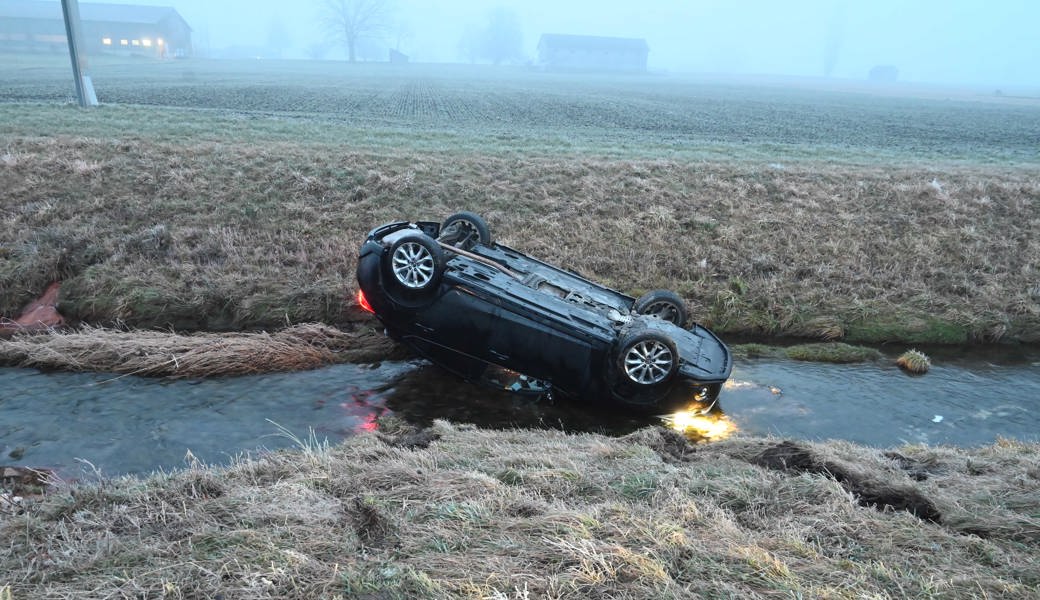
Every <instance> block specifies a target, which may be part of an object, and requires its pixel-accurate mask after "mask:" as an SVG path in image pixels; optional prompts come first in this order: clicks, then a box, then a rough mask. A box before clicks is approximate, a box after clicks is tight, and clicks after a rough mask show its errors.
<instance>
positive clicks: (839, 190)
mask: <svg viewBox="0 0 1040 600" xmlns="http://www.w3.org/2000/svg"><path fill="white" fill-rule="evenodd" d="M24 109H25V110H27V111H29V112H34V113H35V112H36V111H43V112H47V111H51V112H52V113H53V115H54V118H55V119H56V120H58V121H65V120H72V121H83V122H92V121H94V120H97V119H108V118H110V116H109V113H111V112H116V113H119V115H120V116H119V119H121V120H123V127H124V128H125V129H127V130H128V129H133V128H134V127H135V126H136V125H140V126H141V127H142V128H143V129H145V130H147V129H148V128H149V127H160V128H161V127H163V125H162V123H159V124H158V125H157V124H156V123H153V122H148V121H147V120H146V115H147V114H148V113H142V112H140V111H137V110H133V109H122V108H119V107H106V108H104V109H103V110H101V111H98V112H89V111H88V112H82V111H73V110H68V109H65V110H62V109H55V108H37V107H24ZM157 112H158V113H159V114H167V113H164V112H163V111H162V110H159V111H157ZM192 118H195V116H192ZM198 118H200V119H205V118H210V117H207V116H206V115H200V116H198ZM239 126H240V127H242V128H248V127H249V126H250V125H249V124H241V125H239ZM41 133H45V132H41ZM239 135H240V136H241V135H242V134H241V132H240V134H239ZM146 137H148V138H150V137H152V136H146ZM156 137H158V138H162V137H163V136H161V135H158V136H156ZM1037 173H1038V171H1037V170H1036V169H1030V168H1025V167H1017V168H1003V167H982V166H975V167H969V166H964V165H961V166H948V167H946V168H942V169H935V168H923V167H920V168H911V167H907V168H900V167H895V166H892V165H876V166H870V165H863V166H851V165H840V166H839V165H828V164H824V163H809V164H795V165H791V166H780V165H774V164H761V163H757V162H685V161H673V160H668V159H663V158H662V159H655V160H621V159H609V158H579V157H559V158H555V157H543V156H530V157H524V158H508V157H495V156H484V155H480V154H459V155H450V154H441V153H433V154H430V153H425V152H420V151H414V150H412V149H409V148H401V149H398V150H395V151H389V150H383V151H359V150H356V149H352V148H351V147H349V146H347V145H334V144H327V145H326V144H314V143H308V142H306V141H295V142H290V141H280V142H273V141H257V142H247V141H232V142H218V141H208V142H207V141H197V140H196V141H188V140H184V139H167V140H165V141H158V140H152V139H145V137H140V136H133V135H130V134H128V133H126V132H125V131H124V132H123V133H121V134H119V135H117V136H116V137H105V136H100V135H99V136H96V137H80V136H76V137H70V136H64V135H57V136H53V137H52V136H44V135H21V134H18V135H11V134H7V135H4V136H3V139H2V142H0V189H2V190H3V193H2V195H0V202H2V209H3V213H2V215H3V216H2V219H3V225H4V226H3V228H2V229H0V259H2V262H0V314H4V315H9V316H13V315H15V314H17V311H18V310H19V309H20V307H21V306H23V305H24V304H26V303H27V302H29V301H30V300H31V299H33V297H34V296H35V295H36V294H38V293H40V292H41V291H42V290H43V289H44V288H45V287H46V286H47V284H49V283H50V282H51V281H54V280H60V281H62V282H63V287H62V293H61V297H60V310H61V311H62V312H63V313H64V314H65V316H66V317H68V318H70V319H71V320H73V321H83V322H87V323H94V324H111V323H115V322H121V323H124V324H126V325H129V326H132V327H144V328H151V327H173V328H176V329H179V330H198V329H202V330H237V329H243V328H261V327H263V328H271V327H279V326H282V325H284V324H285V323H286V322H290V323H299V322H310V321H320V322H325V323H333V324H335V323H341V322H343V321H344V320H347V319H349V318H350V317H349V311H350V310H351V305H352V292H353V290H354V285H355V283H354V268H355V256H356V252H357V247H358V245H359V243H360V241H361V239H362V238H363V236H364V233H365V232H366V231H367V230H368V229H369V228H371V227H373V226H375V225H377V224H380V223H383V222H386V221H390V220H395V219H422V218H432V219H440V218H443V217H444V216H446V215H447V214H449V213H451V212H454V211H456V210H460V209H466V210H473V211H476V212H479V213H482V214H484V215H485V216H486V217H487V219H488V220H489V222H490V224H491V226H492V230H493V233H494V235H495V237H496V238H497V239H498V240H499V241H501V242H504V243H506V244H508V245H511V246H514V247H517V248H519V249H523V250H525V251H528V252H530V253H532V254H534V255H536V256H539V257H541V258H544V259H548V260H550V261H552V262H554V263H558V264H563V265H566V266H568V267H571V268H574V269H576V270H579V271H581V272H583V273H585V274H586V275H587V276H589V277H591V278H593V279H595V280H598V281H602V282H603V283H605V284H607V285H610V286H614V287H617V288H619V289H621V290H624V291H627V292H629V293H632V294H639V293H641V292H642V291H644V290H648V289H652V288H657V287H665V288H672V289H675V290H677V291H678V292H679V293H680V294H681V295H682V296H683V297H684V298H685V299H686V300H687V302H688V303H689V304H690V306H691V308H692V314H693V315H694V317H695V318H696V319H697V320H699V321H701V322H704V323H706V324H708V325H710V326H712V327H714V328H716V329H718V330H720V331H722V332H724V333H726V332H729V333H750V334H756V335H763V334H765V335H793V336H804V337H810V338H824V339H845V340H849V341H868V342H876V341H893V340H895V341H903V342H909V343H915V342H916V343H920V342H965V341H998V340H1024V341H1034V342H1035V341H1037V340H1040V301H1038V299H1040V270H1038V269H1040V268H1038V265H1037V262H1036V261H1035V260H1033V259H1032V257H1035V256H1040V236H1037V235H1036V231H1038V230H1040V203H1038V198H1040V178H1038V176H1037Z"/></svg>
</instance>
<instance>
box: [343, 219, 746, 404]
mask: <svg viewBox="0 0 1040 600" xmlns="http://www.w3.org/2000/svg"><path fill="white" fill-rule="evenodd" d="M357 278H358V284H359V286H360V289H361V291H360V293H359V300H360V301H361V302H362V304H363V305H364V306H365V307H366V308H368V309H369V310H371V311H372V312H373V313H374V314H375V315H376V316H377V317H378V318H379V320H380V321H382V323H383V325H384V326H385V328H386V332H387V334H388V335H389V336H390V337H392V338H394V339H396V340H399V341H400V342H402V343H404V344H406V345H407V346H408V347H410V348H411V349H413V350H414V351H415V352H417V353H418V354H420V355H422V356H423V357H425V358H427V359H429V360H430V361H432V362H434V363H435V364H438V365H440V366H441V367H444V368H446V369H448V370H450V371H453V372H455V373H457V374H458V375H460V376H462V377H463V378H465V379H467V380H471V381H488V380H489V379H490V380H494V381H496V382H497V383H502V373H509V374H514V375H517V376H518V379H516V380H514V381H513V382H512V383H511V384H510V383H508V382H507V384H506V386H504V387H510V388H511V389H514V390H520V391H523V390H525V389H529V390H532V391H539V390H543V389H548V388H550V387H551V389H552V391H553V392H555V393H558V394H562V395H566V396H574V397H580V398H584V399H587V400H593V401H600V400H612V401H615V402H620V403H623V404H626V405H629V406H633V407H639V408H646V409H652V410H669V409H671V408H672V407H673V406H675V405H677V404H680V403H684V402H689V401H690V400H692V399H697V400H704V399H705V398H712V397H714V396H716V395H717V394H718V390H719V388H720V386H721V384H722V383H723V382H725V380H726V379H727V378H728V377H729V375H730V371H731V368H732V362H731V356H730V352H729V349H728V348H727V347H726V345H725V344H724V343H723V342H722V341H721V340H719V338H718V337H717V336H716V335H715V334H714V333H712V332H711V331H709V330H708V329H706V328H705V327H702V326H700V325H696V324H694V325H692V326H691V327H690V328H688V329H687V328H684V327H681V326H680V325H681V324H682V323H683V322H684V321H685V319H686V315H685V308H683V307H682V306H681V300H679V299H678V297H677V296H675V295H674V294H672V293H670V292H665V291H657V292H653V293H651V294H648V295H647V296H645V297H644V298H641V299H639V300H637V299H635V298H633V297H630V296H627V295H625V294H622V293H620V292H618V291H615V290H612V289H609V288H606V287H604V286H601V285H598V284H596V283H593V282H591V281H589V280H588V279H586V278H584V277H582V276H580V275H578V274H576V273H573V272H571V271H567V270H564V269H560V268H558V267H554V266H552V265H549V264H547V263H545V262H542V261H540V260H537V259H535V258H532V257H530V256H527V255H525V254H523V253H521V252H519V251H517V250H514V249H512V248H509V247H507V246H504V245H501V244H497V243H492V242H491V240H490V233H489V232H488V231H487V226H486V224H484V223H483V220H482V219H480V218H479V217H478V216H476V215H473V214H472V213H460V214H459V215H453V216H452V217H449V218H448V219H447V220H445V222H444V223H443V224H440V223H436V222H417V223H409V222H403V221H402V222H395V223H388V224H386V225H383V226H381V227H378V228H376V229H374V230H372V231H371V232H370V233H369V234H368V236H367V238H366V239H365V241H364V243H363V244H362V246H361V251H360V253H359V258H358V271H357ZM676 303H678V305H676ZM673 321H674V322H673ZM521 374H522V375H521ZM490 375H493V376H490ZM518 382H520V383H518Z"/></svg>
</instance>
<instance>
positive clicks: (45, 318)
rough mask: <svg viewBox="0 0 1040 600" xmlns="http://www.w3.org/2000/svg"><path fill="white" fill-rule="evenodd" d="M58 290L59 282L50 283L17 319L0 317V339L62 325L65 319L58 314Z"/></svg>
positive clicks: (59, 287) (59, 288)
mask: <svg viewBox="0 0 1040 600" xmlns="http://www.w3.org/2000/svg"><path fill="white" fill-rule="evenodd" d="M60 290H61V283H60V282H55V283H52V284H50V285H49V286H48V287H47V291H45V292H44V293H43V295H42V296H40V297H39V298H38V299H36V300H35V301H33V302H31V303H30V304H29V305H28V306H26V307H25V309H24V310H22V312H21V314H20V315H19V316H18V317H17V318H15V319H8V318H6V317H0V338H5V337H11V336H12V335H14V334H15V333H27V332H36V331H45V330H50V329H53V328H55V327H60V326H62V325H64V324H65V317H63V316H61V313H59V312H58V292H59V291H60Z"/></svg>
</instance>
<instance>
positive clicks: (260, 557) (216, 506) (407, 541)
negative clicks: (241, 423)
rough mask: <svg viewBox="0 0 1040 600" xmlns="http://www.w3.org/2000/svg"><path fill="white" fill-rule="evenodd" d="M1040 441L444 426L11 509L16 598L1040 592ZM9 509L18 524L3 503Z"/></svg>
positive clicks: (5, 558)
mask: <svg viewBox="0 0 1040 600" xmlns="http://www.w3.org/2000/svg"><path fill="white" fill-rule="evenodd" d="M1037 450H1038V448H1037V447H1036V446H1035V445H1029V444H1019V443H1013V442H1002V443H998V444H996V445H994V446H990V447H984V448H978V449H972V450H955V449H948V448H925V447H905V448H900V449H898V451H886V452H882V451H878V450H872V449H867V448H862V447H856V446H852V445H849V444H844V443H837V442H832V443H826V444H795V443H791V442H783V443H781V442H780V441H779V440H769V439H739V438H738V439H732V440H728V441H725V442H719V443H715V444H711V445H707V446H697V447H691V446H689V445H688V444H687V443H686V442H685V440H684V439H683V438H682V437H681V436H679V435H678V434H676V433H674V432H670V431H668V430H664V429H661V428H651V429H645V430H641V431H639V432H636V433H635V434H632V435H630V436H627V437H624V438H606V437H602V436H597V435H591V434H586V435H567V434H563V433H559V432H549V431H540V432H531V431H502V432H493V431H482V430H476V429H473V428H469V427H462V426H451V425H447V424H445V423H437V424H435V425H434V426H433V427H432V428H431V429H429V430H424V431H421V432H416V431H408V430H398V431H396V432H394V433H392V434H386V433H384V434H378V435H376V434H367V435H364V436H361V437H358V438H355V439H353V440H351V441H349V442H347V443H346V444H344V445H342V446H338V447H335V448H323V447H321V446H320V445H318V444H314V443H303V444H301V450H300V451H299V452H284V453H278V454H273V455H268V456H264V457H260V458H257V459H253V460H248V461H242V462H239V463H237V464H235V465H232V466H230V467H227V468H209V467H205V466H202V465H195V466H192V467H191V468H189V469H187V470H184V471H180V472H177V473H173V474H160V475H155V476H153V477H150V478H147V479H134V478H126V479H116V480H106V481H103V482H100V483H96V484H89V485H84V484H81V485H78V486H75V487H71V488H69V487H62V486H60V487H59V488H58V489H57V491H56V492H55V493H53V494H51V495H49V496H47V497H46V498H44V499H43V501H42V502H40V503H38V504H37V503H32V504H30V505H28V506H26V507H23V509H22V510H20V511H19V514H12V512H13V511H12V510H4V511H3V512H2V514H0V534H2V539H4V540H7V542H6V543H5V544H3V547H2V548H0V573H2V575H0V590H6V592H7V593H8V594H9V597H12V598H19V599H20V598H59V597H60V598H93V597H98V596H101V595H104V596H106V597H115V598H124V597H125V598H129V597H156V598H158V597H163V598H198V597H209V598H213V597H223V598H226V599H228V600H230V599H233V598H283V599H287V598H358V597H363V598H446V597H459V598H542V597H547V598H595V597H615V598H686V597H734V598H735V597H740V598H777V597H806V598H973V597H974V598H998V597H999V598H1023V599H1025V598H1035V597H1036V595H1037V594H1038V593H1040V572H1038V571H1037V568H1036V566H1035V565H1036V564H1037V563H1038V562H1040V554H1038V548H1040V522H1038V520H1037V514H1038V511H1040V503H1038V498H1040V464H1038V463H1037V458H1036V457H1037ZM0 508H2V507H0Z"/></svg>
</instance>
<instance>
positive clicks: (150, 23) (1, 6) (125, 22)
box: [0, 0, 192, 58]
mask: <svg viewBox="0 0 1040 600" xmlns="http://www.w3.org/2000/svg"><path fill="white" fill-rule="evenodd" d="M79 16H80V21H81V24H82V27H81V29H80V31H81V32H82V35H83V46H84V49H85V50H86V51H87V52H88V53H111V54H137V55H142V56H153V57H158V58H174V57H183V56H191V55H192V44H191V27H189V26H188V23H187V22H186V21H185V20H184V19H183V18H182V17H181V16H180V14H179V13H178V12H177V10H176V9H174V8H171V7H168V6H138V5H133V4H93V3H81V4H80V5H79ZM67 47H68V45H67V42H66V39H65V21H64V19H63V17H62V13H61V3H60V2H42V1H37V0H0V52H12V51H15V52H26V51H28V52H63V51H65V49H66V48H67Z"/></svg>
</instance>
